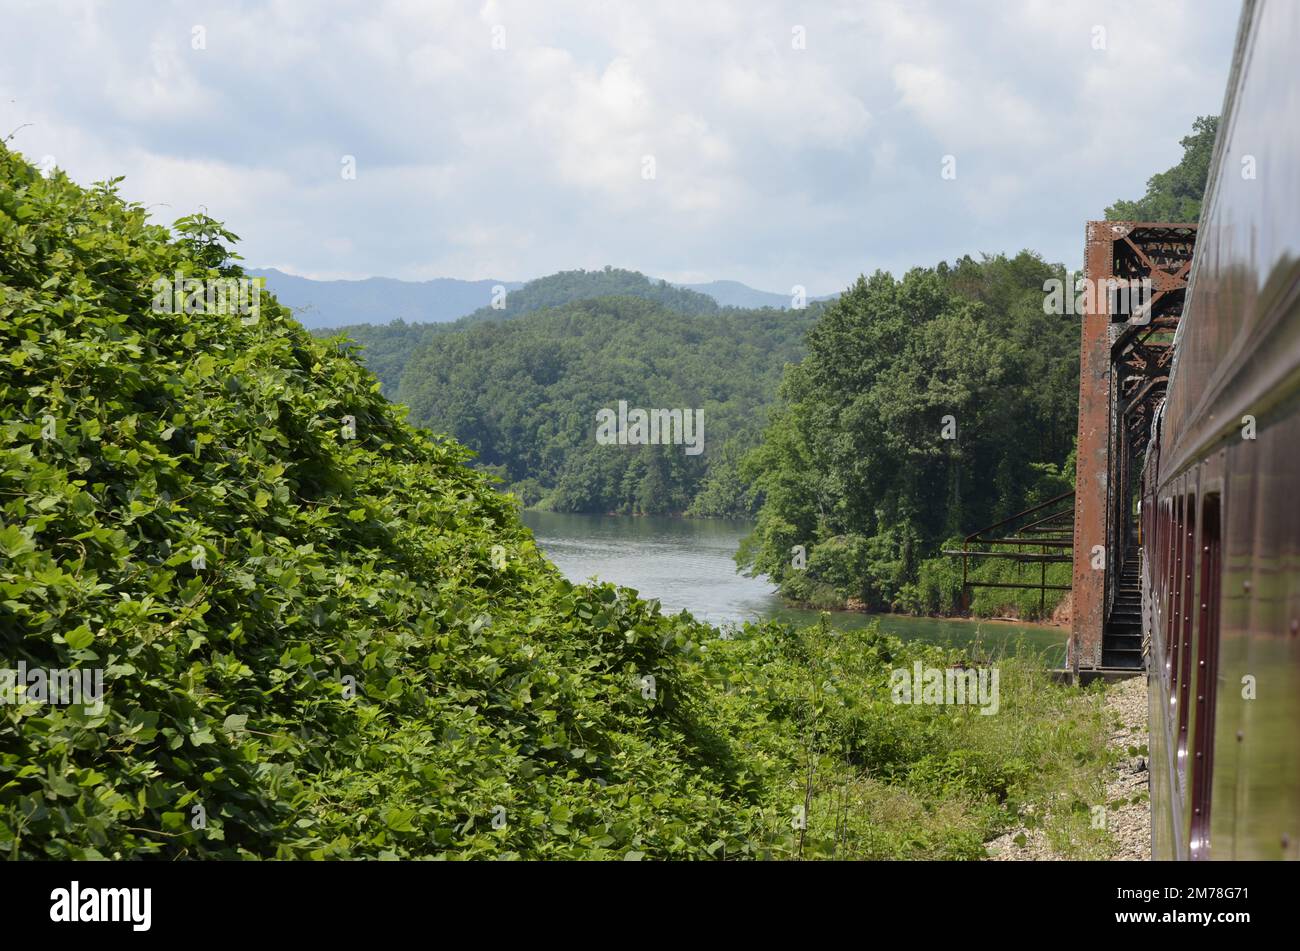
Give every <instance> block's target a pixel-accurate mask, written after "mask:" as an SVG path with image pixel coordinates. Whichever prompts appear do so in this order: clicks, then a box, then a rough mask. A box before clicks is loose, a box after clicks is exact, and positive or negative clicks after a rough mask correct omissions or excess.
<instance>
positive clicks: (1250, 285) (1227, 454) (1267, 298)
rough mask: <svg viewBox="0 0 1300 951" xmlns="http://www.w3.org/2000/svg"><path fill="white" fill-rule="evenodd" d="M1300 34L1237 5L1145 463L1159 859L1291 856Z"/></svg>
mask: <svg viewBox="0 0 1300 951" xmlns="http://www.w3.org/2000/svg"><path fill="white" fill-rule="evenodd" d="M1298 49H1300V3H1295V2H1292V0H1267V2H1264V0H1259V2H1247V3H1246V4H1245V5H1244V8H1243V12H1242V20H1241V26H1240V28H1239V31H1238V35H1237V42H1236V50H1235V55H1234V62H1233V67H1232V73H1231V76H1230V78H1229V82H1228V90H1227V94H1226V97H1225V101H1224V108H1223V114H1222V117H1221V120H1220V127H1219V133H1218V141H1217V144H1216V147H1215V155H1214V159H1213V163H1212V166H1211V170H1210V180H1209V185H1208V187H1207V190H1206V195H1205V203H1204V205H1203V208H1202V212H1201V223H1200V230H1199V235H1198V238H1197V247H1196V252H1195V258H1194V262H1193V265H1192V271H1191V277H1190V283H1189V285H1188V291H1187V300H1186V305H1185V307H1184V311H1183V315H1182V320H1181V322H1180V324H1179V327H1178V330H1177V336H1176V337H1175V356H1174V363H1173V368H1172V371H1171V373H1170V377H1169V388H1168V395H1167V398H1166V400H1165V402H1164V404H1163V406H1162V408H1161V409H1160V411H1159V413H1158V415H1157V417H1156V421H1155V431H1154V432H1153V435H1152V440H1151V442H1150V443H1149V448H1148V451H1147V456H1146V460H1145V463H1144V466H1143V472H1142V482H1141V493H1142V504H1141V508H1140V512H1141V515H1140V519H1141V528H1142V552H1143V556H1142V583H1143V628H1144V639H1145V641H1146V645H1147V650H1148V652H1149V653H1148V675H1149V678H1150V688H1151V689H1150V698H1151V699H1150V703H1151V747H1150V769H1151V799H1152V841H1153V850H1154V851H1153V854H1154V856H1155V857H1156V858H1190V859H1205V858H1213V859H1281V858H1286V859H1295V858H1300V60H1297V52H1296V51H1297V50H1298Z"/></svg>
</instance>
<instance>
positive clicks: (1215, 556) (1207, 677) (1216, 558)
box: [1189, 493, 1222, 859]
mask: <svg viewBox="0 0 1300 951" xmlns="http://www.w3.org/2000/svg"><path fill="white" fill-rule="evenodd" d="M1219 522H1220V497H1219V495H1218V494H1217V493H1216V494H1214V495H1207V496H1206V497H1205V500H1204V502H1202V510H1201V550H1200V555H1201V566H1200V585H1199V590H1200V604H1199V605H1198V609H1199V614H1200V616H1199V619H1198V621H1197V631H1198V639H1197V645H1196V727H1195V732H1194V733H1193V736H1192V749H1193V751H1194V752H1193V755H1192V828H1191V836H1190V837H1189V838H1190V845H1191V855H1192V858H1194V859H1204V858H1209V855H1210V791H1211V783H1210V776H1211V774H1212V772H1213V769H1214V695H1215V685H1216V683H1217V681H1218V676H1219V588H1220V585H1221V583H1222V579H1221V577H1220V569H1221V562H1222V550H1221V544H1220V537H1221V530H1220V527H1219Z"/></svg>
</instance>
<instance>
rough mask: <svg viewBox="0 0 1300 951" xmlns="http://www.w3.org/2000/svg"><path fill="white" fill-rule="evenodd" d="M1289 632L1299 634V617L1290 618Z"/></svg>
mask: <svg viewBox="0 0 1300 951" xmlns="http://www.w3.org/2000/svg"><path fill="white" fill-rule="evenodd" d="M1291 633H1292V635H1295V634H1300V618H1294V617H1293V618H1292V619H1291Z"/></svg>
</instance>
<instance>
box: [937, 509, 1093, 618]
mask: <svg viewBox="0 0 1300 951" xmlns="http://www.w3.org/2000/svg"><path fill="white" fill-rule="evenodd" d="M943 553H944V554H945V555H951V556H953V557H960V558H961V598H962V605H961V606H962V610H963V611H966V610H969V609H970V594H971V589H972V588H1016V589H1020V590H1037V591H1038V610H1039V613H1040V614H1042V613H1044V611H1045V610H1046V606H1047V592H1048V591H1069V590H1070V585H1068V584H1049V583H1048V580H1047V566H1048V565H1049V564H1070V563H1072V562H1073V561H1074V492H1062V493H1061V494H1060V495H1058V496H1055V497H1053V498H1050V499H1048V500H1047V501H1046V502H1040V503H1039V504H1038V505H1035V506H1032V507H1031V508H1027V509H1025V510H1024V511H1021V512H1017V513H1016V514H1015V515H1012V516H1010V517H1008V518H1004V519H1002V520H1001V521H1000V522H994V523H993V524H992V525H987V526H985V527H984V528H981V529H980V530H979V531H976V532H971V533H970V534H969V535H967V536H966V537H965V538H964V539H963V540H962V547H961V550H960V551H953V550H952V549H944V551H943ZM972 559H1000V560H1003V561H1009V562H1017V563H1021V564H1037V565H1038V566H1039V575H1038V580H1037V581H1032V580H1025V581H972V580H971V578H970V566H971V562H972Z"/></svg>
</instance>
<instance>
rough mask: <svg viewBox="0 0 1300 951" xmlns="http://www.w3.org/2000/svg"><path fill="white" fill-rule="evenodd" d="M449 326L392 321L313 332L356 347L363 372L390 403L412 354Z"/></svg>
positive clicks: (320, 336) (322, 337) (318, 335)
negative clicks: (366, 371)
mask: <svg viewBox="0 0 1300 951" xmlns="http://www.w3.org/2000/svg"><path fill="white" fill-rule="evenodd" d="M449 326H452V325H450V324H408V323H407V322H406V321H404V320H394V321H390V322H389V323H386V324H353V325H351V326H347V327H337V328H326V329H317V330H313V331H312V334H313V335H314V336H316V337H318V338H321V339H329V338H333V337H345V338H347V339H348V340H349V341H351V342H352V343H354V344H356V346H355V347H354V348H353V349H354V351H355V352H356V354H357V356H359V357H360V358H361V360H362V362H364V363H365V365H366V369H367V370H369V371H370V372H371V373H373V374H374V375H375V376H376V377H377V378H378V379H379V384H380V389H381V390H382V392H383V394H384V395H385V396H387V397H388V398H389V399H392V398H393V397H394V396H395V395H396V394H397V387H398V384H400V383H401V381H402V371H404V370H405V369H406V364H407V361H409V360H410V359H411V354H413V353H415V352H416V351H417V350H419V349H420V347H422V346H424V344H425V342H426V341H427V340H429V339H430V338H431V337H432V336H433V335H434V334H435V333H438V332H439V331H440V330H442V329H444V328H446V327H449Z"/></svg>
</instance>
